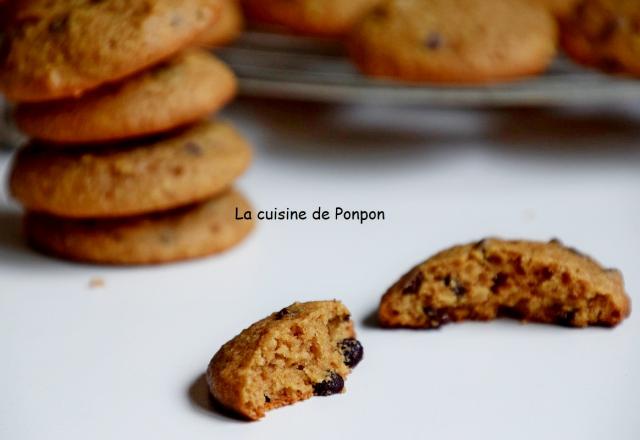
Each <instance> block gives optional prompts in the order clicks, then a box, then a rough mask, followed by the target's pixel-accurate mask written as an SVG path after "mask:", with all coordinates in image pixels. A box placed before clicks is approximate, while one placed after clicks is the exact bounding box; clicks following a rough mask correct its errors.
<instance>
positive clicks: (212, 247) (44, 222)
mask: <svg viewBox="0 0 640 440" xmlns="http://www.w3.org/2000/svg"><path fill="white" fill-rule="evenodd" d="M236 208H238V210H240V211H241V212H244V211H245V210H250V209H251V207H250V205H249V202H248V201H247V200H246V199H245V198H244V197H243V196H242V195H241V194H240V193H238V192H237V191H234V190H231V191H229V192H226V193H224V194H222V195H220V196H218V197H217V198H214V199H209V200H207V201H204V202H201V203H198V204H195V205H189V206H186V207H182V208H177V209H174V210H171V211H165V212H162V213H155V214H148V215H146V216H140V217H129V218H121V219H108V220H71V219H62V218H58V217H52V216H49V215H46V214H35V213H28V214H27V215H26V217H25V221H24V227H25V235H26V237H27V240H28V241H29V243H30V244H31V245H32V246H33V247H35V248H36V249H38V250H40V251H42V252H44V253H46V254H51V255H54V256H57V257H61V258H64V259H68V260H74V261H83V262H88V263H100V264H125V265H132V264H158V263H167V262H171V261H177V260H187V259H192V258H197V257H203V256H205V255H210V254H214V253H218V252H222V251H224V250H226V249H228V248H230V247H232V246H234V245H235V244H237V243H238V242H240V241H241V240H242V239H244V238H245V237H246V236H247V235H248V234H249V232H250V231H251V229H252V227H253V223H252V221H250V220H236V219H235V210H236Z"/></svg>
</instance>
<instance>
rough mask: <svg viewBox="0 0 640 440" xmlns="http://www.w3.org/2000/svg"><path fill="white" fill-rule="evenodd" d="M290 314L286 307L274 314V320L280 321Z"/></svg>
mask: <svg viewBox="0 0 640 440" xmlns="http://www.w3.org/2000/svg"><path fill="white" fill-rule="evenodd" d="M290 313H291V312H289V309H287V308H286V307H285V308H284V309H282V310H280V311H279V312H276V319H277V320H280V319H282V318H284V317H285V316H287V315H289V314H290Z"/></svg>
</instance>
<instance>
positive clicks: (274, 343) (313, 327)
mask: <svg viewBox="0 0 640 440" xmlns="http://www.w3.org/2000/svg"><path fill="white" fill-rule="evenodd" d="M362 355H363V350H362V345H361V344H360V343H359V342H358V341H357V340H356V339H355V331H354V329H353V322H352V321H351V318H350V314H349V310H347V308H346V307H345V306H344V305H343V304H342V303H340V302H339V301H335V300H334V301H314V302H307V303H294V304H292V305H290V306H289V307H285V308H284V309H282V310H280V311H279V312H276V313H272V314H271V315H270V316H268V317H267V318H265V319H263V320H261V321H258V322H256V323H255V324H253V325H252V326H251V327H249V328H247V329H245V330H243V331H242V333H240V334H239V335H238V336H236V337H235V338H233V339H232V340H231V341H229V342H227V343H226V344H224V345H223V346H222V348H220V350H219V351H218V352H217V353H216V354H215V356H214V357H213V359H212V360H211V362H210V363H209V368H208V369H207V374H206V377H207V383H208V384H209V388H210V391H211V394H212V395H213V397H214V398H215V399H216V400H217V401H218V402H220V403H221V404H222V405H224V406H226V407H228V408H230V409H232V410H234V411H236V412H237V413H239V414H241V415H244V416H246V417H248V418H249V419H252V420H256V419H259V418H261V417H263V416H264V415H265V412H266V411H269V410H272V409H274V408H278V407H281V406H284V405H291V404H293V403H296V402H298V401H301V400H305V399H308V398H310V397H312V396H314V395H316V396H328V395H331V394H336V393H341V392H343V388H344V379H345V378H346V377H347V375H348V374H349V373H350V372H351V369H352V368H353V367H355V366H356V365H357V364H358V362H360V360H361V359H362Z"/></svg>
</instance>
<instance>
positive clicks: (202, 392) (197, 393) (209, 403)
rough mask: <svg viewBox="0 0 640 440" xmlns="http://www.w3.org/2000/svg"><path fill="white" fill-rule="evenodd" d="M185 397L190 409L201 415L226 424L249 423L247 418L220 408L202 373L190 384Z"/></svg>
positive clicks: (222, 407)
mask: <svg viewBox="0 0 640 440" xmlns="http://www.w3.org/2000/svg"><path fill="white" fill-rule="evenodd" d="M187 397H188V399H189V403H190V404H191V407H192V408H193V409H194V410H195V411H197V412H199V413H201V414H205V415H207V416H209V417H212V418H214V419H218V420H222V421H226V422H236V423H247V422H249V420H248V419H247V418H244V417H242V416H241V415H239V414H236V413H235V412H233V411H231V410H229V409H228V408H225V407H224V406H222V405H221V404H220V402H218V401H217V400H216V399H215V398H214V397H213V396H212V395H211V393H209V386H208V385H207V379H206V377H205V375H204V373H203V374H200V375H199V376H198V377H197V378H196V379H195V380H194V381H193V382H192V383H191V385H190V386H189V389H188V390H187Z"/></svg>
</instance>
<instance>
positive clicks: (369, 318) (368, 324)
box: [360, 308, 382, 330]
mask: <svg viewBox="0 0 640 440" xmlns="http://www.w3.org/2000/svg"><path fill="white" fill-rule="evenodd" d="M360 324H361V325H362V327H364V328H368V329H376V330H380V329H381V328H382V327H381V326H380V321H379V320H378V309H377V308H376V309H372V310H371V311H370V312H369V313H367V314H366V315H365V317H364V318H362V320H361V321H360Z"/></svg>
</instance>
